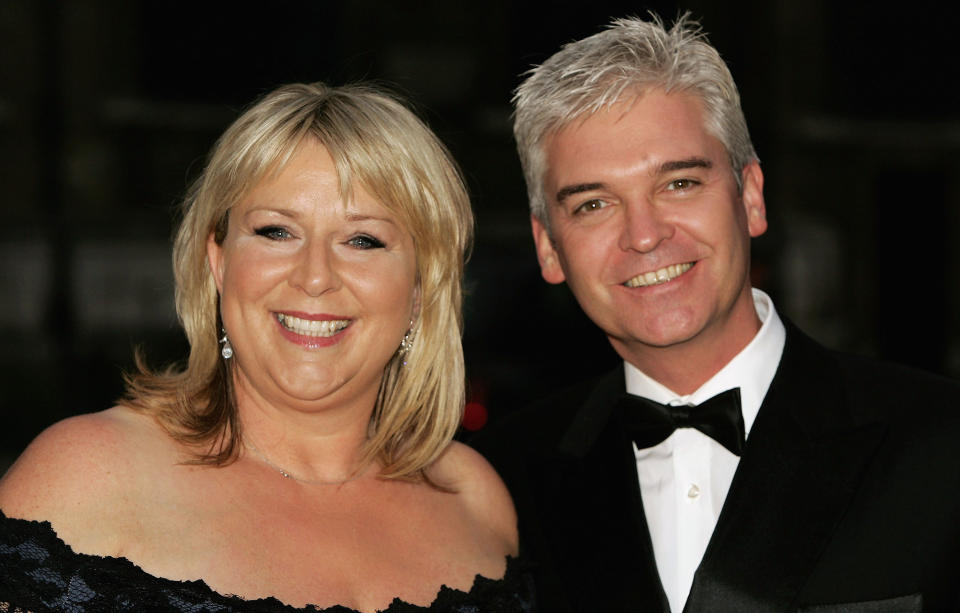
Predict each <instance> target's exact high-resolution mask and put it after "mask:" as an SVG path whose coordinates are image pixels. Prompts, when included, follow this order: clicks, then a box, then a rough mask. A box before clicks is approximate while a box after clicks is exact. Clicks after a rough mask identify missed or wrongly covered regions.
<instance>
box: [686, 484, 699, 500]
mask: <svg viewBox="0 0 960 613" xmlns="http://www.w3.org/2000/svg"><path fill="white" fill-rule="evenodd" d="M699 497H700V488H699V487H697V484H696V483H691V484H690V489H688V490H687V498H689V499H691V500H694V499H696V498H699Z"/></svg>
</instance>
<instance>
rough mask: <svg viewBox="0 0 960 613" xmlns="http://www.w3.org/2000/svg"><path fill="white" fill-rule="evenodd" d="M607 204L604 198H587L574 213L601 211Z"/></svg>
mask: <svg viewBox="0 0 960 613" xmlns="http://www.w3.org/2000/svg"><path fill="white" fill-rule="evenodd" d="M606 206H607V203H606V202H604V201H603V200H587V201H586V202H584V203H583V204H581V205H580V206H578V207H577V208H576V209H574V210H573V213H574V215H579V214H580V213H590V212H592V211H599V210H600V209H602V208H604V207H606Z"/></svg>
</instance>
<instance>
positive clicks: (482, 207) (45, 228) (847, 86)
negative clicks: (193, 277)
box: [0, 0, 960, 468]
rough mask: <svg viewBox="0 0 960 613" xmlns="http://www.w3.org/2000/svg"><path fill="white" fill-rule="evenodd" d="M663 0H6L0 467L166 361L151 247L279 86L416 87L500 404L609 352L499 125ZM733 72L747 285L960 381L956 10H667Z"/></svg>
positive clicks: (171, 330)
mask: <svg viewBox="0 0 960 613" xmlns="http://www.w3.org/2000/svg"><path fill="white" fill-rule="evenodd" d="M646 8H650V9H653V10H656V11H657V12H659V13H660V14H661V15H663V16H664V17H665V18H667V19H668V20H669V19H670V18H672V17H673V16H675V15H677V14H678V12H679V11H680V9H681V7H680V6H679V5H677V4H676V3H671V2H657V3H653V4H648V5H638V4H636V3H628V2H604V1H601V2H592V3H583V2H578V3H557V2H550V3H547V2H528V3H515V2H506V1H502V2H485V3H476V4H473V5H467V7H466V8H463V7H455V6H454V5H453V3H449V2H425V3H421V4H420V5H419V7H418V8H409V7H407V6H406V3H396V2H386V1H384V0H367V1H361V2H346V3H329V2H313V1H311V2H307V1H301V2H293V1H286V2H284V1H281V2H275V3H272V4H271V5H270V7H269V8H266V6H265V5H264V8H261V9H256V10H255V9H253V8H243V9H239V8H237V5H235V4H232V3H212V2H211V3H194V2H191V3H186V2H159V1H157V2H146V1H143V2H132V1H125V0H115V1H107V0H101V1H83V0H72V1H69V2H67V1H63V2H55V1H53V0H50V1H44V2H40V1H34V0H5V1H4V2H2V3H0V185H2V188H3V191H2V196H0V202H2V205H0V206H2V208H0V212H2V215H3V219H4V220H5V221H6V223H4V224H3V225H2V226H0V287H2V288H3V289H2V292H0V468H2V463H3V461H4V460H3V458H4V457H5V458H7V459H9V458H10V457H13V456H14V455H16V453H18V452H19V451H20V449H22V447H23V445H25V444H26V442H27V441H28V440H29V438H30V437H31V436H32V435H34V434H35V433H36V432H37V431H39V429H41V428H42V427H44V426H45V425H48V424H49V423H51V422H52V421H54V420H56V419H59V418H62V417H64V416H67V415H71V414H75V413H79V412H87V411H92V410H98V409H101V408H105V407H106V406H108V405H109V404H110V403H111V402H112V401H113V399H114V398H116V396H117V395H118V394H119V393H120V391H121V380H120V375H119V373H120V371H121V369H123V368H129V366H130V363H131V355H132V349H131V348H132V347H133V346H134V345H135V344H142V345H143V346H144V347H145V349H146V351H147V356H148V358H149V360H150V361H151V363H154V364H162V363H165V362H168V361H171V360H175V359H179V358H182V357H183V356H184V355H185V351H186V347H185V343H184V341H183V337H182V335H181V333H180V331H179V328H178V327H177V324H176V319H175V315H174V312H173V306H172V275H171V273H170V263H169V237H170V234H171V231H172V224H173V221H174V209H175V205H176V203H177V200H178V198H179V197H180V196H181V195H182V193H183V192H184V190H185V188H186V186H187V185H188V183H189V182H190V180H191V179H192V178H194V177H195V176H196V175H197V173H198V172H199V170H200V168H201V166H202V163H203V157H204V155H205V153H206V151H207V150H208V148H209V147H210V145H211V144H212V142H213V140H214V139H215V138H216V136H217V135H218V134H219V133H220V132H221V131H222V130H223V129H224V128H225V127H226V125H227V124H228V123H229V122H230V121H231V120H232V119H233V118H234V117H235V116H236V115H237V113H238V112H239V110H240V109H241V108H242V107H243V106H244V105H245V104H247V103H248V102H249V101H251V100H252V99H253V98H254V97H256V96H257V95H259V94H262V93H264V92H266V91H268V90H269V89H271V88H273V87H274V86H276V85H278V84H280V83H284V82H288V81H313V80H326V81H329V82H332V83H343V82H347V81H354V80H360V79H375V80H379V81H382V82H386V83H390V84H393V85H394V86H395V87H397V88H398V89H400V91H402V92H404V93H406V94H407V95H408V96H409V97H411V98H412V99H413V100H414V102H415V104H416V106H417V108H418V110H419V112H420V113H421V115H422V116H423V117H424V118H425V119H426V120H427V121H428V122H429V123H430V124H431V125H432V126H433V127H434V129H435V130H436V131H437V132H438V133H439V134H440V136H441V138H443V140H444V141H445V142H446V143H447V144H448V145H449V146H450V148H451V149H452V151H453V152H454V154H455V155H456V157H457V159H458V160H459V161H460V162H461V164H462V166H463V168H464V171H465V174H466V176H467V179H468V182H469V185H470V188H471V192H472V195H473V197H474V203H475V207H476V214H477V222H478V233H477V245H476V248H475V250H474V255H473V258H472V260H471V262H470V265H469V271H468V280H467V285H468V299H467V306H466V312H467V331H466V338H465V346H466V350H467V358H468V365H469V369H470V379H471V390H472V392H473V394H474V395H475V396H477V397H481V398H482V399H483V400H484V402H485V403H486V404H487V406H488V407H489V408H490V410H491V413H492V414H493V415H494V416H496V414H497V413H502V412H504V411H507V410H509V409H510V408H511V407H513V406H515V405H517V404H522V403H523V402H525V401H526V400H528V399H530V398H532V397H535V396H537V395H540V394H542V393H543V392H544V391H545V390H547V389H549V388H551V387H555V386H558V385H561V384H564V383H566V382H569V381H570V380H573V379H576V378H579V377H585V376H589V375H591V374H594V373H598V372H601V371H603V370H605V369H607V368H609V367H610V366H611V365H612V364H614V363H615V362H616V360H615V356H614V355H613V353H612V351H611V350H610V349H609V348H608V346H607V345H606V341H605V339H604V338H603V337H602V335H601V334H600V333H599V332H598V331H596V330H595V329H594V328H593V326H592V325H591V324H590V323H589V322H587V321H586V320H585V318H584V317H583V315H582V314H581V313H580V311H579V309H578V307H577V306H576V304H575V303H574V301H573V300H572V299H571V298H570V296H569V293H568V292H567V290H566V289H565V288H562V287H559V288H558V287H551V286H547V285H546V284H545V283H544V282H542V281H541V280H540V278H539V271H538V269H537V266H536V260H535V257H534V253H533V248H532V242H531V241H530V239H529V230H528V222H527V212H526V200H525V188H524V186H523V180H522V177H521V174H520V169H519V165H518V163H517V161H516V155H515V153H514V150H513V143H512V140H511V134H510V106H509V98H510V92H511V90H512V89H513V88H514V87H515V86H516V84H517V83H518V76H517V75H518V74H519V73H521V72H522V71H524V70H526V69H527V68H529V67H530V65H532V64H534V63H538V62H540V61H542V60H543V59H545V58H546V57H547V56H549V55H550V54H551V53H552V52H554V51H555V50H556V49H557V48H559V46H560V45H561V44H562V43H564V42H567V41H569V40H572V39H575V38H579V37H582V36H585V35H588V34H590V33H593V32H595V31H596V30H597V29H598V28H599V27H600V26H601V25H602V24H604V23H606V22H607V21H609V18H610V17H613V16H624V15H628V14H643V13H644V12H645V10H646ZM682 8H683V9H688V10H690V11H691V12H692V13H693V14H694V16H696V17H698V18H700V20H701V21H702V23H703V26H704V28H705V29H706V31H707V32H708V33H709V34H710V38H711V40H712V41H713V42H714V44H715V45H716V46H717V47H718V48H719V49H720V51H721V53H722V54H723V55H724V57H725V58H726V59H727V60H728V62H729V63H730V65H731V69H732V71H733V73H734V77H735V78H736V79H737V81H738V83H739V85H740V88H741V94H742V97H743V105H744V109H745V111H746V115H747V120H748V124H749V125H750V127H751V131H752V133H753V136H754V141H755V144H756V147H757V150H758V152H759V154H760V157H761V159H762V161H763V166H764V170H765V173H766V178H767V188H766V193H767V206H768V210H769V214H770V218H771V230H770V232H769V234H768V235H767V236H765V237H763V238H762V239H760V240H759V241H757V243H756V246H755V260H756V261H755V271H754V274H755V281H756V283H757V284H758V285H759V286H761V287H763V288H765V289H767V290H768V291H770V292H771V293H772V294H773V295H774V297H775V298H776V300H777V304H778V307H779V309H780V310H781V311H783V312H784V313H786V314H788V315H789V316H791V317H792V318H793V319H794V320H796V321H797V322H798V323H799V324H800V325H801V326H802V327H804V328H806V329H807V330H808V331H809V332H811V333H812V334H813V335H814V336H816V337H817V338H819V339H821V340H822V341H824V342H826V343H827V344H830V345H833V346H836V347H840V348H848V349H854V350H857V351H860V352H864V353H868V354H873V355H879V356H882V357H887V358H892V359H896V360H899V361H904V362H908V363H913V364H918V365H922V366H923V367H925V368H929V369H933V370H937V371H940V372H944V373H947V374H950V375H954V376H957V375H960V321H958V315H957V314H958V312H960V296H958V288H957V283H956V278H957V272H958V269H960V247H958V246H957V237H958V236H960V219H958V210H960V207H958V204H960V188H958V186H957V182H956V181H955V180H953V179H954V177H955V176H956V175H957V174H958V170H960V105H958V102H960V99H958V96H957V94H956V89H957V88H956V86H955V81H956V79H957V76H958V75H957V73H958V71H957V69H956V68H955V62H956V59H957V53H956V51H955V50H954V43H953V39H954V38H955V37H954V35H953V32H952V28H953V23H955V19H954V18H955V17H956V16H957V14H958V12H960V11H958V9H949V10H948V12H947V13H944V9H942V8H933V7H932V5H931V6H929V7H927V6H923V5H922V4H916V3H913V4H911V5H910V6H909V7H906V8H904V9H901V10H900V11H899V12H897V13H892V12H882V11H878V10H876V9H869V8H863V7H861V8H858V7H856V6H855V5H852V4H843V5H842V6H839V5H836V3H832V2H827V1H825V0H812V1H811V2H805V3H796V2H793V1H792V0H772V1H766V2H761V1H759V0H752V1H749V2H743V3H740V4H739V5H737V6H731V3H726V2H711V1H709V0H696V1H692V2H690V3H686V4H684V5H682Z"/></svg>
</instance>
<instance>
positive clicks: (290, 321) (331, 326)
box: [276, 313, 350, 337]
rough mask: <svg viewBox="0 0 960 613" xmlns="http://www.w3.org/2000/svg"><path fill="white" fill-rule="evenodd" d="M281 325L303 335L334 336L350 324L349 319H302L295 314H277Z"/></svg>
mask: <svg viewBox="0 0 960 613" xmlns="http://www.w3.org/2000/svg"><path fill="white" fill-rule="evenodd" d="M276 317H277V321H279V322H280V325H281V326H283V327H284V328H286V329H287V330H290V331H291V332H294V333H296V334H300V335H303V336H324V337H328V336H333V335H334V334H336V333H337V332H340V331H341V330H343V329H344V328H346V327H347V326H349V325H350V320H349V319H330V320H313V319H300V318H299V317H294V316H293V315H284V314H283V313H277V314H276Z"/></svg>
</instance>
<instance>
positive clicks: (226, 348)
mask: <svg viewBox="0 0 960 613" xmlns="http://www.w3.org/2000/svg"><path fill="white" fill-rule="evenodd" d="M220 330H221V331H222V332H223V338H221V339H220V344H221V345H223V347H221V348H220V355H222V356H223V359H224V360H229V359H230V358H232V357H233V345H231V344H230V339H229V338H227V331H226V330H224V329H223V328H220Z"/></svg>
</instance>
